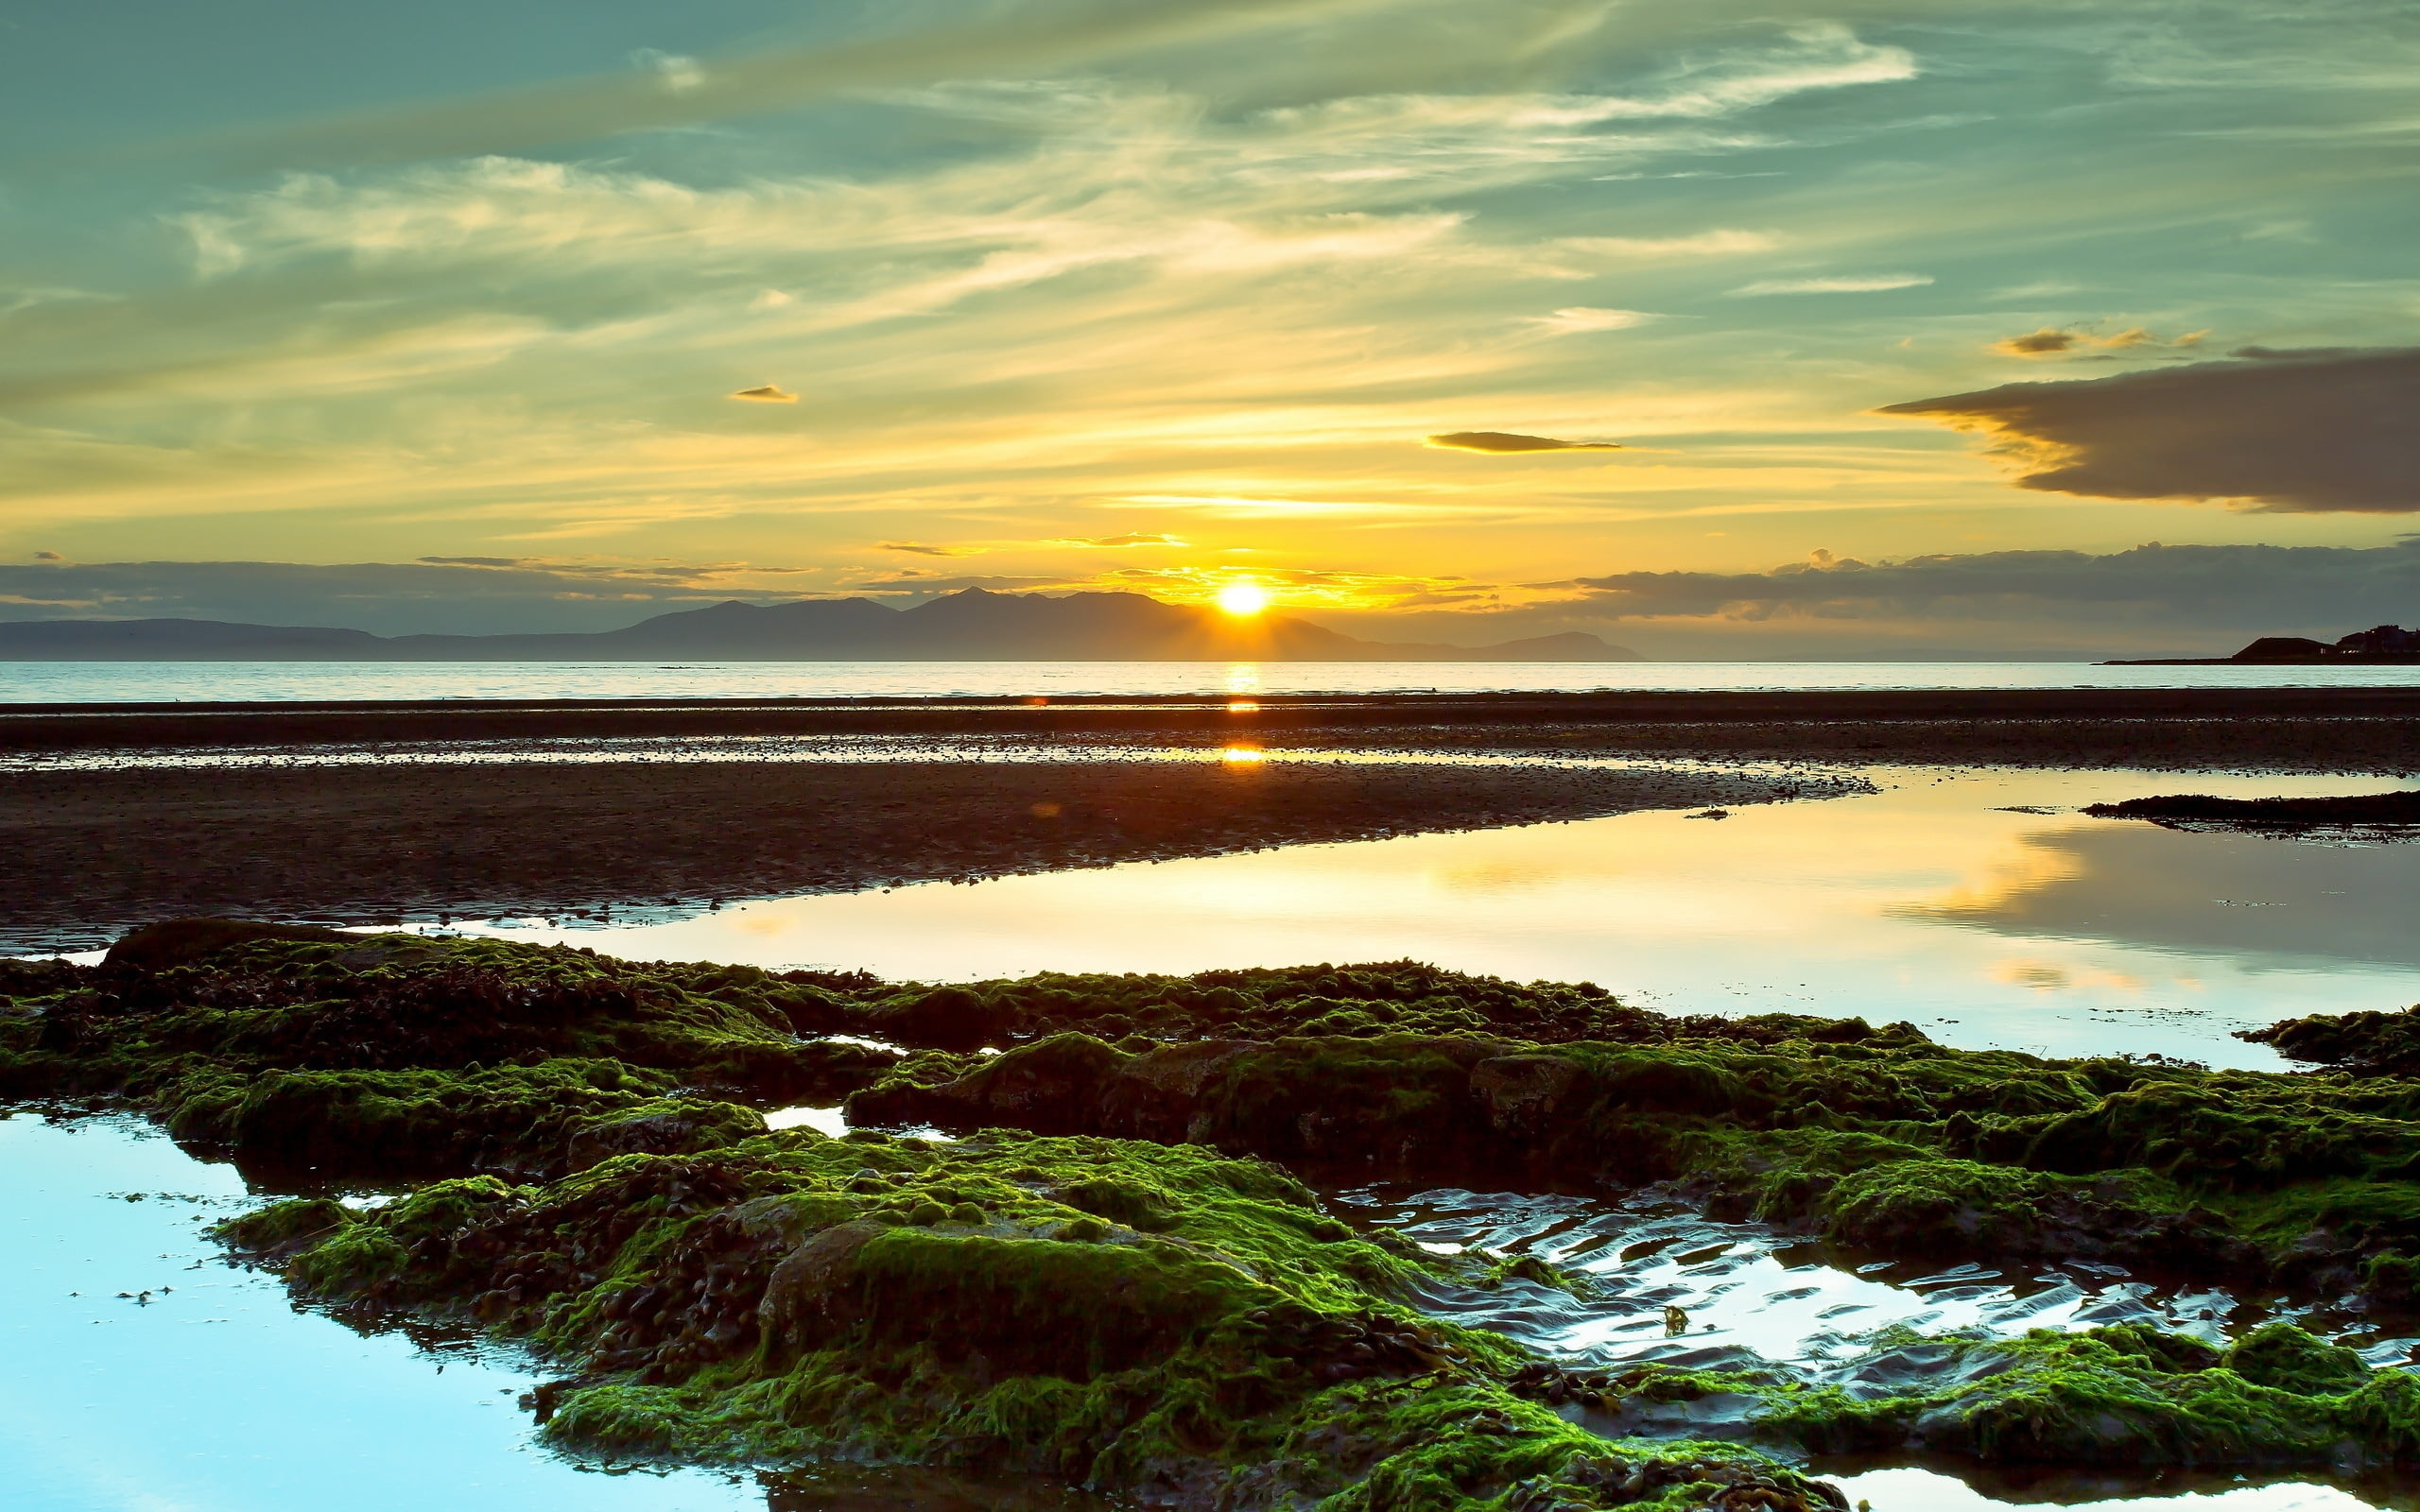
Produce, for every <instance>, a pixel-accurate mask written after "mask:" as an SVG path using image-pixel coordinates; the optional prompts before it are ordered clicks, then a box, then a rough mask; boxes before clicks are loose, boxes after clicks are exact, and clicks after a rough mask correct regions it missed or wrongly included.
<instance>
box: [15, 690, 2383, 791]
mask: <svg viewBox="0 0 2420 1512" xmlns="http://www.w3.org/2000/svg"><path fill="white" fill-rule="evenodd" d="M745 735H780V736H804V737H813V736H852V735H876V736H903V737H921V738H931V739H952V738H958V737H968V736H974V737H988V738H994V739H1008V740H1017V741H1064V742H1073V743H1092V742H1098V741H1104V740H1109V741H1116V742H1120V743H1127V744H1132V743H1137V742H1140V743H1156V744H1164V745H1174V746H1204V745H1215V744H1219V743H1221V742H1224V741H1227V740H1231V739H1235V738H1236V737H1238V736H1241V737H1247V738H1250V739H1253V740H1256V741H1259V742H1261V743H1263V744H1265V745H1268V746H1271V747H1273V748H1362V749H1390V750H1405V751H1430V752H1440V753H1452V752H1466V751H1490V752H1548V753H1564V754H1570V755H1607V754H1634V755H1643V756H1666V755H1670V756H1697V757H1707V758H1715V759H1732V758H1740V759H1755V760H1776V759H1778V760H1813V761H1822V762H1827V763H1839V762H1874V763H1888V764H1893V765H1899V764H1946V765H2029V766H2066V767H2121V768H2122V767H2135V768H2160V769H2169V770H2238V771H2241V770H2256V771H2257V770H2269V771H2279V772H2306V773H2316V772H2359V773H2377V774H2381V775H2395V774H2400V773H2404V772H2409V771H2412V770H2415V769H2420V689H2404V688H2349V687H2348V688H2281V689H2164V690H2148V691H2144V690H2119V689H2097V688H2087V689H2070V690H2004V689H2001V690H1983V691H1967V692H1945V691H1920V692H1874V693H1804V692H1788V693H1587V694H1527V693H1525V694H1456V695H1428V694H1398V695H1384V696H1283V697H1280V696H1264V697H1257V698H1236V699H1230V698H1226V697H1193V698H1153V699H1133V698H1107V697H1079V698H1053V699H1047V700H1045V699H1041V698H1033V699H826V700H811V699H793V700H779V699H770V700H694V701H680V700H674V701H664V700H621V701H595V700H589V701H577V700H562V701H544V702H526V701H525V702H505V701H496V702H485V701H480V702H473V701H467V700H456V701H448V702H441V703H393V704H299V703H297V704H250V705H237V704H222V705H124V706H117V705H112V706H102V705H78V706H32V705H20V706H11V707H9V708H7V709H6V711H5V712H0V754H5V755H11V756H16V757H19V758H36V759H39V758H41V757H43V756H46V755H66V754H69V753H86V754H90V753H95V752H104V751H126V752H130V753H131V752H137V751H144V750H160V749H168V748H176V749H186V750H193V749H213V748H229V747H277V746H317V745H381V744H392V743H409V744H413V745H425V744H428V743H443V742H457V741H480V742H512V741H561V740H621V739H666V738H681V737H697V736H745Z"/></svg>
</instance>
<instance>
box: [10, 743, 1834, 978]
mask: <svg viewBox="0 0 2420 1512" xmlns="http://www.w3.org/2000/svg"><path fill="white" fill-rule="evenodd" d="M1862 787H1863V784H1862V783H1861V782H1858V781H1857V780H1855V779H1847V780H1843V779H1841V778H1838V777H1832V778H1826V777H1824V776H1823V775H1821V774H1815V773H1806V774H1798V775H1791V774H1788V773H1783V774H1771V773H1766V774H1754V773H1733V772H1724V771H1721V770H1711V769H1701V768H1677V769H1660V768H1651V769H1635V768H1634V769H1602V768H1599V769H1587V768H1573V767H1567V766H1546V765H1539V766H1464V765H1361V766H1356V765H1339V764H1329V763H1319V764H1283V763H1269V764H1257V765H1226V764H1218V763H1208V762H1148V763H1146V762H1093V763H1082V762H1051V763H970V762H963V761H953V762H875V763H862V764H781V763H684V764H678V765H662V764H607V765H574V766H562V765H510V764H483V765H419V764H416V765H383V766H305V767H240V768H215V769H214V768H208V767H203V768H192V767H179V768H172V769H150V770H146V769H141V768H121V769H102V770H56V771H39V772H17V773H12V774H9V775H8V776H7V777H6V778H5V779H0V844H4V845H5V846H6V847H7V855H8V862H7V865H6V866H0V953H13V954H23V953H28V952H34V951H56V950H82V949H90V948H94V947H96V946H98V945H101V944H105V943H107V942H108V941H109V940H110V939H112V938H113V937H115V936H116V935H117V934H118V933H119V932H121V931H122V930H124V929H125V928H127V927H128V926H130V925H132V924H136V923H140V922H144V921H147V920H150V919H164V918H173V917H178V916H181V915H188V914H233V915H239V916H247V917H260V918H277V919H324V920H328V921H332V922H346V923H372V922H380V921H392V920H398V919H406V918H434V917H438V916H443V915H452V916H455V917H465V916H468V917H493V916H497V915H527V914H540V915H560V914H564V913H587V912H592V911H594V910H596V909H600V908H611V909H616V910H621V911H624V912H627V911H629V910H631V909H632V908H697V907H704V906H708V905H709V904H711V903H714V902H718V901H724V900H731V899H735V898H743V897H752V896H763V895H768V894H785V893H802V892H831V891H854V890H857V889H862V888H868V887H879V886H888V885H893V884H901V883H908V882H928V881H939V880H973V879H976V878H980V877H989V876H998V875H1004V874H1008V873H1014V872H1030V871H1045V870H1052V869H1057V868H1068V867H1085V866H1103V865H1109V864H1112V863H1115V862H1124V861H1138V860H1150V859H1168V858H1174V857H1180V856H1200V855H1213V854H1219V853H1221V852H1225V851H1245V850H1255V849H1260V848H1263V847H1268V846H1277V845H1296V844H1304V843H1308V842H1315V841H1335V840H1357V839H1369V838H1374V837H1378V836H1383V835H1390V834H1408V833H1415V832H1422V831H1439V830H1469V829H1484V828H1491V827H1495V826H1500V825H1513V824H1534V823H1539V822H1542V821H1546V820H1553V819H1576V818H1586V817H1593V816H1600V815H1607V814H1617V813H1622V812H1625V811H1629V810H1634V809H1650V808H1661V809H1671V808H1701V807H1704V806H1707V805H1719V804H1739V803H1755V802H1769V801H1774V800H1777V799H1790V798H1798V797H1826V796H1831V795H1833V794H1837V793H1841V792H1847V791H1858V790H1861V789H1862Z"/></svg>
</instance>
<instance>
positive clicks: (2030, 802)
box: [467, 768, 2420, 1067]
mask: <svg viewBox="0 0 2420 1512" xmlns="http://www.w3.org/2000/svg"><path fill="white" fill-rule="evenodd" d="M1868 775H1870V776H1873V777H1874V778H1875V779H1876V781H1877V782H1880V783H1881V784H1882V788H1883V790H1882V791H1880V792H1878V793H1876V794H1874V795H1872V796H1867V797H1851V798H1839V799H1824V800H1821V801H1807V802H1797V803H1785V804H1775V805H1771V806H1764V807H1753V808H1739V809H1734V810H1731V811H1729V813H1728V816H1726V817H1722V818H1719V819H1718V818H1711V817H1697V816H1688V815H1683V814H1677V813H1644V814H1628V815H1620V816H1614V817H1610V818H1602V819H1591V820H1584V821H1581V822H1576V823H1568V824H1548V825H1537V826H1531V827H1528V828H1522V829H1507V830H1488V831H1478V832H1472V833H1460V834H1425V835H1409V836H1404V837H1401V838H1396V839H1389V840H1374V841H1361V842H1356V843H1351V844H1343V845H1322V846H1301V847H1294V848H1289V849H1287V850H1281V851H1255V852H1251V853H1247V854H1238V855H1228V856H1215V857H1207V858H1202V859H1197V860H1186V861H1170V862H1162V863H1156V864H1151V863H1136V864H1131V865H1125V866H1118V867H1111V868H1098V869H1090V870H1077V871H1062V872H1054V873H1048V874H1044V875H1039V876H1029V877H1010V878H1002V879H997V880H994V881H988V882H979V883H974V884H970V885H952V884H942V883H934V884H925V885H915V886H908V887H901V888H897V889H895V890H887V891H878V892H865V893H851V894H823V895H817V896H808V897H799V898H785V899H770V900H765V901H760V902H749V903H742V904H738V905H735V906H732V907H728V908H724V909H722V910H720V911H718V912H714V913H707V914H701V915H694V916H690V917H685V918H674V919H650V920H640V921H633V922H628V923H617V924H611V925H593V924H576V923H575V922H574V921H572V920H568V919H562V920H556V921H552V922H550V921H548V920H544V919H505V920H492V921H489V922H486V923H482V924H476V925H471V926H467V927H468V928H470V929H472V930H475V932H478V933H487V934H497V935H505V936H513V937H518V938H535V939H550V940H568V941H571V942H573V943H576V944H583V945H592V946H595V947H596V948H597V949H598V950H601V951H605V952H607V953H609V954H618V955H627V956H631V957H636V958H640V959H676V960H677V959H687V960H712V961H745V962H752V963H756V964H761V965H767V966H826V967H839V968H864V969H867V970H870V971H875V972H877V973H880V974H882V975H884V976H888V977H893V978H906V979H915V980H925V981H934V980H970V979H975V978H980V977H992V976H1015V975H1022V974H1025V973H1028V972H1031V971H1201V970H1204V969H1207V968H1212V967H1241V966H1290V965H1296V964H1300V963H1304V962H1310V961H1368V960H1388V959H1395V958H1401V957H1411V958H1415V959H1419V960H1426V961H1432V962H1435V963H1436V964H1438V965H1441V966H1446V967H1451V968H1455V969H1458V970H1461V971H1479V972H1490V973H1495V974H1498V975H1503V976H1508V977H1512V978H1514V979H1517V980H1524V981H1527V980H1534V979H1537V978H1550V979H1556V980H1582V981H1593V982H1598V983H1601V984H1603V985H1604V986H1605V987H1607V988H1611V989H1613V990H1614V991H1615V992H1616V993H1618V994H1619V995H1621V996H1622V997H1624V998H1626V999H1629V1000H1631V1001H1634V1002H1637V1003H1641V1004H1644V1005H1651V1006H1654V1007H1659V1008H1663V1009H1665V1010H1668V1011H1670V1012H1675V1013H1719V1014H1742V1013H1759V1012H1769V1011H1773V1010H1788V1011H1793V1012H1806V1013H1821V1014H1832V1015H1849V1014H1861V1015H1863V1016H1864V1017H1866V1018H1867V1019H1869V1020H1872V1021H1874V1022H1877V1023H1879V1022H1890V1021H1893V1020H1900V1019H1905V1020H1909V1021H1911V1022H1914V1023H1916V1024H1917V1025H1918V1026H1919V1027H1920V1028H1922V1029H1923V1030H1924V1031H1925V1032H1926V1033H1927V1034H1929V1035H1931V1036H1932V1037H1933V1038H1935V1039H1936V1040H1941V1041H1943V1042H1944V1043H1947V1044H1952V1045H1958V1046H1962V1047H1969V1048H1985V1047H1996V1048H2012V1049H2021V1050H2029V1051H2034V1052H2037V1053H2041V1054H2048V1055H2080V1054H2120V1053H2122V1054H2135V1055H2142V1054H2159V1055H2167V1056H2174V1057H2183V1058H2187V1059H2195V1060H2203V1061H2207V1062H2209V1063H2211V1064H2216V1065H2232V1066H2246V1067H2273V1066H2276V1065H2279V1064H2280V1062H2279V1061H2278V1060H2277V1058H2276V1057H2274V1056H2273V1054H2271V1053H2270V1052H2269V1051H2268V1050H2267V1049H2265V1048H2264V1047H2262V1046H2258V1045H2251V1044H2246V1043H2244V1042H2242V1041H2240V1040H2235V1039H2233V1038H2231V1036H2232V1034H2233V1032H2234V1031H2236V1030H2238V1029H2242V1028H2248V1027H2253V1026H2256V1025H2260V1024H2266V1023H2269V1022H2273V1021H2275V1020H2278V1019H2282V1018H2290V1017H2293V1016H2296V1015H2300V1014H2305V1013H2335V1012H2342V1011H2345V1010H2347V1009H2352V1008H2397V1007H2402V1006H2405V1005H2410V1004H2412V1003H2415V1002H2420V931H2414V930H2413V929H2412V928H2411V898H2412V897H2414V896H2415V895H2420V845H2411V844H2383V843H2352V842H2348V841H2337V842H2329V843H2321V842H2313V841H2294V840H2282V839H2274V838H2269V837H2263V836H2253V835H2239V834H2224V833H2184V832H2178V831H2172V830H2166V829H2161V828H2159V827H2157V826H2154V825H2151V824H2146V823H2142V822H2140V821H2134V820H2110V819H2097V818H2092V817H2089V816H2085V815H2083V814H2080V813H2078V812H2076V810H2077V809H2079V808H2080V807H2081V806H2082V805H2083V804H2086V803H2091V802H2097V801H2103V800H2115V799H2125V798H2134V797H2140V796H2145V795H2149V794H2155V793H2172V792H2178V791H2188V792H2218V793H2221V794H2227V795H2231V796H2240V797H2257V796H2263V795H2272V794H2280V793H2292V794H2335V793H2351V792H2369V791H2377V790H2379V789H2381V788H2385V787H2389V786H2392V785H2394V784H2393V783H2392V782H2390V781H2387V780H2382V779H2377V778H2342V777H2331V778H2273V777H2228V776H2217V777H2214V776H2210V775H2206V774H2196V775H2192V776H2174V775H2164V774H2159V773H2143V772H2062V771H1974V770H1967V769H1944V770H1934V769H1925V768H1911V769H1893V770H1883V771H1876V772H1871V773H1869V774H1868ZM735 822H736V821H735Z"/></svg>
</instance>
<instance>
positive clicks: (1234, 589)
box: [1219, 583, 1269, 615]
mask: <svg viewBox="0 0 2420 1512" xmlns="http://www.w3.org/2000/svg"><path fill="white" fill-rule="evenodd" d="M1268 607H1269V590H1268V589H1266V588H1263V587H1261V586H1260V585H1259V584H1258V583H1229V584H1228V585H1227V586H1226V587H1224V588H1222V589H1220V590H1219V608H1220V609H1222V610H1226V611H1227V612H1228V613H1230V614H1235V615H1249V614H1257V613H1259V612H1260V611H1261V610H1265V609H1267V608H1268Z"/></svg>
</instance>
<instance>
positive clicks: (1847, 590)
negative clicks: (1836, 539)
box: [1568, 537, 2420, 656]
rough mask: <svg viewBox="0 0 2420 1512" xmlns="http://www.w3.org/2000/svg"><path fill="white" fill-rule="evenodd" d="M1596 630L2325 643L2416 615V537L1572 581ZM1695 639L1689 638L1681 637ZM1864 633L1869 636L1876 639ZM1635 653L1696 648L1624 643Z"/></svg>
mask: <svg viewBox="0 0 2420 1512" xmlns="http://www.w3.org/2000/svg"><path fill="white" fill-rule="evenodd" d="M1568 586H1570V587H1572V588H1575V589H1578V590H1580V591H1582V593H1585V595H1586V598H1585V600H1584V605H1583V606H1582V607H1583V608H1584V610H1590V611H1593V612H1595V613H1596V614H1597V615H1599V616H1600V617H1602V618H1603V619H1605V620H1609V621H1616V622H1619V621H1636V620H1662V621H1675V620H1678V621H1694V622H1697V623H1696V624H1695V625H1694V626H1693V627H1692V626H1677V627H1675V628H1676V629H1677V630H1680V631H1681V632H1682V634H1683V636H1684V637H1685V639H1684V642H1683V643H1682V644H1693V645H1695V644H1700V638H1701V637H1703V636H1705V635H1708V634H1719V635H1720V638H1721V639H1722V640H1723V641H1725V642H1730V643H1747V642H1755V643H1759V644H1763V645H1764V646H1766V647H1769V648H1770V649H1769V650H1768V651H1767V652H1766V654H1779V655H1789V654H1793V653H1790V652H1788V651H1783V650H1780V649H1779V647H1780V646H1781V645H1782V644H1787V643H1788V642H1789V641H1791V640H1795V641H1797V642H1798V643H1799V644H1802V645H1804V646H1806V649H1805V650H1802V651H1799V652H1797V653H1795V654H1798V655H1812V654H1818V652H1817V650H1816V648H1817V647H1818V646H1821V645H1824V644H1829V645H1831V646H1833V647H1834V648H1835V649H1836V651H1838V652H1840V653H1841V654H1846V653H1848V652H1849V651H1851V650H1852V649H1854V646H1853V643H1855V642H1856V641H1857V640H1858V638H1860V637H1862V638H1864V639H1865V640H1866V641H1867V642H1869V643H1870V646H1869V648H1868V649H1869V650H1870V652H1873V653H1878V652H1881V651H1883V650H1885V649H1887V648H1888V647H1889V646H1896V647H1897V648H1898V649H1900V650H1907V649H1909V648H1910V644H1911V641H1912V643H1913V644H1920V643H1921V639H1922V638H1923V637H1927V636H1929V637H1934V638H1936V641H1937V644H1938V646H1939V648H1940V649H1943V650H1945V651H1955V652H1956V653H1958V654H1960V655H1975V654H1978V653H1981V652H1988V651H1991V650H1994V649H1998V650H2001V651H2003V652H2005V653H2009V654H2014V653H2018V652H2022V651H2025V650H2029V649H2045V648H2056V647H2095V646H2097V647H2099V648H2100V649H2101V651H2102V654H2108V655H2128V654H2136V653H2151V654H2162V653H2167V652H2172V651H2189V652H2193V653H2195V654H2204V655H2223V654H2225V653H2227V652H2231V651H2233V650H2235V649H2236V648H2237V646H2238V645H2239V644H2242V643H2243V642H2245V641H2249V640H2250V639H2252V638H2253V637H2254V636H2256V635H2266V634H2308V635H2322V634H2323V632H2324V636H2325V639H2328V640H2333V639H2335V638H2336V637H2337V636H2338V635H2341V634H2342V633H2344V632H2345V631H2347V630H2351V629H2358V628H2363V627H2368V626H2371V625H2376V624H2380V623H2384V622H2387V621H2399V622H2400V623H2404V624H2410V623H2411V622H2412V621H2413V620H2415V619H2420V537H2415V538H2412V539H2410V540H2407V541H2403V542H2401V543H2400V544H2397V545H2393V546H2376V547H2347V546H2164V545H2159V544H2156V543H2154V544H2152V545H2147V546H2137V547H2135V549H2134V550H2132V551H2121V552H2114V553H2110V554H2108V555H2103V556H2095V555H2092V554H2090V553H2086V552H2081V551H1996V552H1980V553H1975V554H1972V555H1964V556H1931V557H1916V558H1910V559H1908V560H1905V561H1893V562H1885V563H1880V564H1873V563H1867V562H1861V561H1858V560H1856V559H1854V558H1832V557H1830V556H1828V555H1827V554H1823V553H1819V554H1818V558H1817V559H1816V560H1815V561H1812V562H1807V563H1801V564H1793V565H1791V566H1787V567H1782V568H1778V569H1776V570H1774V571H1772V572H1769V573H1617V574H1614V575H1612V576H1603V577H1582V578H1576V579H1573V580H1572V581H1571V583H1570V584H1569V585H1568ZM1692 630H1694V631H1695V632H1696V633H1695V635H1691V634H1690V632H1691V631H1692ZM1877 637H1881V638H1880V639H1877ZM1630 638H1631V639H1633V640H1634V641H1636V642H1637V643H1638V644H1639V645H1640V647H1641V649H1642V650H1645V651H1646V652H1647V653H1648V654H1649V655H1651V656H1652V655H1657V654H1665V655H1678V654H1699V653H1698V652H1697V651H1691V652H1682V651H1680V650H1678V649H1677V648H1675V647H1663V646H1661V643H1658V642H1655V641H1652V640H1650V639H1649V638H1648V637H1647V636H1645V635H1644V634H1641V635H1638V636H1634V637H1630Z"/></svg>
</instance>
